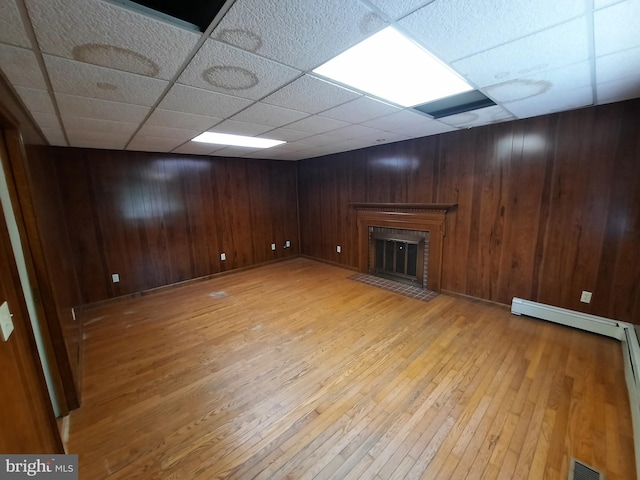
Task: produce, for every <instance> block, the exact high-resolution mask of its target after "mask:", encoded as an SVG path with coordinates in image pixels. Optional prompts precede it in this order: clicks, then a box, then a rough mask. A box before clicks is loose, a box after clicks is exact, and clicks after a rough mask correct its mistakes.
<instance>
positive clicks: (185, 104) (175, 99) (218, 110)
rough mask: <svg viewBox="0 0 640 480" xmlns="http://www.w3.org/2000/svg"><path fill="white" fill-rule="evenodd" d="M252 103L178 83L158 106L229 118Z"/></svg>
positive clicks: (177, 110) (164, 108)
mask: <svg viewBox="0 0 640 480" xmlns="http://www.w3.org/2000/svg"><path fill="white" fill-rule="evenodd" d="M251 103H252V102H251V101H250V100H247V99H245V98H238V97H233V96H231V95H224V94H222V93H217V92H211V91H209V90H202V89H200V88H193V87H187V86H185V85H177V84H176V85H174V86H173V87H171V90H169V92H168V93H167V95H166V96H165V97H164V99H163V100H162V102H160V105H158V107H159V108H161V109H163V110H173V111H176V112H184V113H191V114H195V115H203V116H206V117H216V118H227V117H230V116H231V115H233V114H235V113H238V112H239V111H240V110H242V109H243V108H246V107H248V106H249V105H251Z"/></svg>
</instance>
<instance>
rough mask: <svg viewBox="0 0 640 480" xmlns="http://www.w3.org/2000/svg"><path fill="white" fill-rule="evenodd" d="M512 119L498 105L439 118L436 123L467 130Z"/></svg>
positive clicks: (509, 114) (511, 116)
mask: <svg viewBox="0 0 640 480" xmlns="http://www.w3.org/2000/svg"><path fill="white" fill-rule="evenodd" d="M513 119H514V117H513V115H511V113H509V112H508V111H506V110H505V109H504V108H502V107H501V106H500V105H494V106H492V107H486V108H481V109H479V110H472V111H470V112H464V113H458V114H456V115H449V116H448V117H443V118H439V119H438V121H439V122H442V123H444V124H447V125H451V126H452V127H458V128H469V127H477V126H480V125H488V124H490V123H499V122H505V121H507V120H513Z"/></svg>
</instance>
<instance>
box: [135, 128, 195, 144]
mask: <svg viewBox="0 0 640 480" xmlns="http://www.w3.org/2000/svg"><path fill="white" fill-rule="evenodd" d="M200 133H202V132H201V131H200V130H198V131H196V130H183V129H181V128H173V127H159V126H157V125H143V126H142V128H140V130H139V131H138V133H137V134H136V137H157V138H166V139H171V140H180V141H181V143H182V142H186V141H187V140H191V139H192V138H193V137H197V136H198V135H199V134H200Z"/></svg>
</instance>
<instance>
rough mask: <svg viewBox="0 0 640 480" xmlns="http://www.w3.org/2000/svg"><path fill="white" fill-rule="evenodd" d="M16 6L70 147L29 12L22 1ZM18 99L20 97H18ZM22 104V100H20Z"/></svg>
mask: <svg viewBox="0 0 640 480" xmlns="http://www.w3.org/2000/svg"><path fill="white" fill-rule="evenodd" d="M16 6H17V7H18V11H19V12H20V18H21V19H22V25H23V27H24V29H25V32H26V33H27V37H28V38H29V41H30V42H31V47H32V50H31V51H32V52H33V54H34V55H35V57H36V62H38V67H39V68H40V73H41V74H42V77H43V79H44V83H45V84H46V86H47V93H48V94H49V99H50V100H51V103H52V105H53V110H54V112H55V114H56V116H57V117H58V123H59V124H60V129H61V130H62V135H63V136H64V140H65V142H67V146H69V145H71V144H70V143H69V137H68V136H67V132H66V130H65V127H64V124H63V123H62V115H61V113H60V108H59V107H58V101H57V99H56V96H55V94H54V91H53V84H52V83H51V78H50V77H49V71H48V70H47V67H46V65H45V63H44V57H43V55H42V51H41V50H40V44H39V43H38V38H37V37H36V32H35V30H34V28H33V24H32V23H31V16H30V15H29V10H28V9H27V6H26V5H25V3H24V0H16ZM18 98H20V97H18ZM21 102H22V100H21ZM26 111H27V112H28V114H29V117H30V118H31V119H33V116H32V115H31V112H30V111H29V110H28V109H26ZM34 123H35V125H36V127H37V128H38V130H39V131H40V134H41V135H42V137H44V138H45V140H46V141H47V143H49V144H50V142H49V139H48V138H47V137H46V136H45V135H44V133H43V132H42V130H41V129H40V125H38V124H37V122H35V120H34Z"/></svg>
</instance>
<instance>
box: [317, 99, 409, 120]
mask: <svg viewBox="0 0 640 480" xmlns="http://www.w3.org/2000/svg"><path fill="white" fill-rule="evenodd" d="M400 110H402V109H401V108H399V107H395V106H393V105H389V104H388V103H384V102H380V101H378V100H375V99H373V98H370V97H367V96H362V97H359V98H356V99H355V100H352V101H350V102H347V103H343V104H342V105H339V106H337V107H334V108H331V109H329V110H325V111H324V112H322V113H321V114H320V115H321V116H323V117H329V118H335V119H336V120H342V121H344V122H350V123H361V122H366V121H367V120H372V119H374V118H377V117H382V116H384V115H389V114H391V113H394V112H399V111H400Z"/></svg>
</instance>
